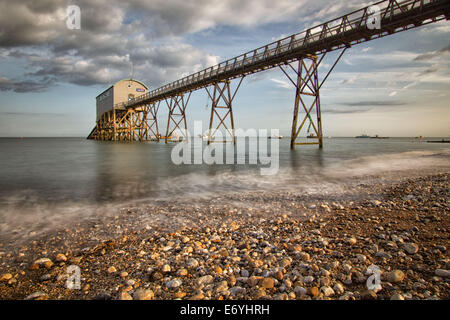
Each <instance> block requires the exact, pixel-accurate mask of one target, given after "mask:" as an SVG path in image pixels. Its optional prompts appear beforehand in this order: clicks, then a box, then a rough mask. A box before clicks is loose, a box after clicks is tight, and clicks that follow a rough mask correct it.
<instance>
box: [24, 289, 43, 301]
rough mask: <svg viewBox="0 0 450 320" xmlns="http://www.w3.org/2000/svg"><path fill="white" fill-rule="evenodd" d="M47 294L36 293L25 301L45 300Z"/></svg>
mask: <svg viewBox="0 0 450 320" xmlns="http://www.w3.org/2000/svg"><path fill="white" fill-rule="evenodd" d="M47 298H48V296H47V294H46V293H44V292H42V291H36V292H34V293H32V294H30V295H29V296H27V297H26V298H25V300H46V299H47Z"/></svg>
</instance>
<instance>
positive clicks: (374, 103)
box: [339, 100, 406, 107]
mask: <svg viewBox="0 0 450 320" xmlns="http://www.w3.org/2000/svg"><path fill="white" fill-rule="evenodd" d="M339 104H340V105H344V106H349V107H391V106H404V105H406V102H404V101H389V100H379V101H356V102H341V103H339Z"/></svg>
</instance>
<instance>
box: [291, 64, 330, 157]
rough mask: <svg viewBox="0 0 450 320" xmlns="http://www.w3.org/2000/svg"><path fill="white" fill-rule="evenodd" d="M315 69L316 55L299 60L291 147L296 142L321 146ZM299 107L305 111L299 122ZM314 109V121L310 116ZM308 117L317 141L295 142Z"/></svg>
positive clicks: (320, 119)
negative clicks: (315, 114)
mask: <svg viewBox="0 0 450 320" xmlns="http://www.w3.org/2000/svg"><path fill="white" fill-rule="evenodd" d="M317 69H318V63H317V57H316V56H310V57H306V58H304V59H302V60H299V63H298V71H297V82H296V93H295V103H294V118H293V122H292V133H291V149H294V148H295V145H297V144H318V145H319V147H320V148H322V146H323V137H322V117H321V111H320V93H319V79H318V72H317ZM300 106H301V107H300ZM300 108H302V109H303V111H305V114H304V117H303V119H302V121H301V122H300V124H299V113H300ZM314 109H316V113H317V116H316V122H315V121H314V120H313V117H312V116H311V114H312V113H313V110H314ZM308 119H309V121H310V122H311V125H312V127H313V128H314V133H315V139H317V141H315V142H307V143H297V138H298V136H299V134H300V132H301V131H302V129H303V127H305V123H306V121H307V120H308Z"/></svg>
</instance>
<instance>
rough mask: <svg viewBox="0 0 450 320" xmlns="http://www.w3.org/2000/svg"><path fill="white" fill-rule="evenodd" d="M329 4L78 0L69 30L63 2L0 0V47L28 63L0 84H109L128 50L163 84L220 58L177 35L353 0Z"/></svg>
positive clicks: (120, 72) (311, 13)
mask: <svg viewBox="0 0 450 320" xmlns="http://www.w3.org/2000/svg"><path fill="white" fill-rule="evenodd" d="M327 3H328V2H327V1H325V0H318V1H315V2H310V1H306V0H280V1H273V0H249V1H240V0H229V1H224V0H198V1H184V0H152V1H144V0H130V1H127V2H123V1H119V0H111V1H107V0H95V1H92V0H78V1H76V2H74V4H77V5H79V6H80V8H81V30H68V29H67V28H66V23H65V22H66V21H65V18H66V6H67V5H68V4H70V3H68V2H66V1H63V0H40V1H34V0H22V1H8V0H0V49H6V50H8V54H7V57H8V58H9V59H12V58H16V59H24V60H26V61H27V62H28V64H29V67H30V71H29V72H28V74H26V75H24V76H23V79H17V80H15V81H14V82H13V83H9V84H1V87H0V90H3V91H4V90H13V91H16V92H30V91H34V92H39V91H43V90H45V89H46V88H49V87H50V86H51V85H53V84H55V83H58V82H69V83H74V84H79V85H95V84H108V83H111V82H114V81H116V80H119V79H120V78H123V77H127V76H129V75H130V63H129V61H128V60H127V59H128V58H127V57H128V56H129V57H130V59H131V60H132V61H133V63H134V65H135V77H139V78H140V79H142V80H143V81H146V82H148V83H152V84H153V85H155V86H156V85H161V84H163V83H164V82H168V81H172V80H176V78H178V77H180V76H182V75H186V74H189V73H192V72H195V71H197V70H199V69H201V68H204V67H207V66H210V65H212V64H215V63H217V62H219V61H218V57H216V56H214V55H211V54H208V53H206V52H203V51H202V50H199V49H197V48H195V47H193V46H191V45H189V44H186V43H183V41H181V40H180V38H179V36H182V35H184V34H187V33H192V32H198V31H202V30H207V29H210V28H214V27H215V26H218V25H232V26H255V25H258V24H264V23H269V22H277V21H282V20H286V19H289V18H291V19H294V20H296V19H298V18H299V17H303V18H304V19H305V21H310V22H311V19H321V18H322V16H324V15H326V16H327V17H329V15H331V14H336V15H337V14H338V13H340V12H341V11H343V10H346V9H347V8H350V7H352V6H354V5H355V3H358V1H356V0H352V1H343V0H341V1H338V2H337V5H333V6H329V5H328V10H326V11H323V10H322V9H323V8H324V7H325V6H326V5H327ZM299 31H300V30H299ZM30 48H33V49H34V50H29V49H30ZM2 55H4V53H2ZM49 79H51V80H49Z"/></svg>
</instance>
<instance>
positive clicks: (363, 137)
mask: <svg viewBox="0 0 450 320" xmlns="http://www.w3.org/2000/svg"><path fill="white" fill-rule="evenodd" d="M355 138H357V139H366V138H370V136H368V135H367V134H363V135H361V136H356V137H355Z"/></svg>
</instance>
